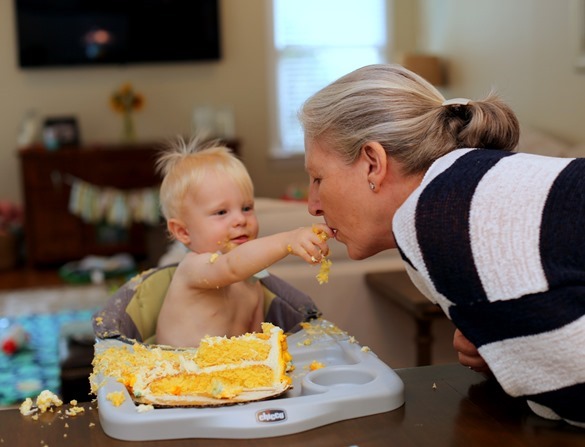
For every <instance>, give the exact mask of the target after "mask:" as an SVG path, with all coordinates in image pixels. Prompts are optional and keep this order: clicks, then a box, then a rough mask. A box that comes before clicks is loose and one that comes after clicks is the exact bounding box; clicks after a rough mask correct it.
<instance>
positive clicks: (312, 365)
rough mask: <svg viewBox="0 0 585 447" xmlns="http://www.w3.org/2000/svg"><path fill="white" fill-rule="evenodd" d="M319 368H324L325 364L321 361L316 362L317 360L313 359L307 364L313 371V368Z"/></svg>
mask: <svg viewBox="0 0 585 447" xmlns="http://www.w3.org/2000/svg"><path fill="white" fill-rule="evenodd" d="M321 368H325V365H324V364H323V363H321V362H318V361H317V360H313V361H312V362H311V364H310V365H309V369H310V370H311V371H315V370H317V369H321Z"/></svg>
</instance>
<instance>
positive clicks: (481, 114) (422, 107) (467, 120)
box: [299, 64, 520, 174]
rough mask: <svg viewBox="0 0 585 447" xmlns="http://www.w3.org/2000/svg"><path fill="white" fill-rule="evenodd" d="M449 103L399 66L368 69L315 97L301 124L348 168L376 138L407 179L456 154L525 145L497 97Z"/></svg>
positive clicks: (309, 136) (304, 110)
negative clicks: (401, 167) (449, 155)
mask: <svg viewBox="0 0 585 447" xmlns="http://www.w3.org/2000/svg"><path fill="white" fill-rule="evenodd" d="M444 102H445V98H444V97H443V95H441V93H440V92H439V91H438V90H437V89H436V88H435V87H433V86H432V85H431V84H430V83H428V82H427V81H426V80H424V79H423V78H422V77H420V76H418V75H417V74H415V73H413V72H411V71H409V70H407V69H405V68H404V67H402V66H400V65H393V64H380V65H368V66H365V67H362V68H359V69H357V70H355V71H353V72H351V73H349V74H347V75H345V76H343V77H341V78H340V79H338V80H337V81H335V82H333V83H331V84H329V85H328V86H326V87H325V88H323V89H322V90H320V91H318V92H317V93H315V94H314V95H313V96H312V97H310V98H309V99H308V100H307V101H306V102H305V104H304V105H303V107H302V109H301V111H300V112H299V120H300V122H301V125H302V127H303V129H304V132H305V139H306V140H315V139H322V140H323V141H326V142H327V143H328V145H329V146H330V147H331V148H332V149H333V150H335V151H337V152H338V153H339V155H341V156H342V158H343V159H344V160H345V161H346V162H347V163H348V164H351V163H353V162H354V161H355V160H356V158H357V157H358V155H359V154H360V150H361V148H362V147H363V145H364V144H365V143H367V142H368V141H377V142H378V143H380V144H381V145H382V146H383V147H384V149H385V151H386V153H387V154H389V155H390V156H392V157H393V158H395V159H396V160H398V161H399V162H401V164H402V166H403V171H404V173H405V174H415V173H420V172H424V171H426V170H427V169H428V168H429V166H430V165H431V164H432V163H433V162H434V161H435V160H436V159H438V158H439V157H441V156H443V155H445V154H447V153H448V152H450V151H452V150H454V149H458V148H466V147H468V148H487V149H503V150H508V151H511V150H513V149H514V148H515V147H516V145H517V144H518V138H519V134H520V131H519V124H518V120H517V118H516V116H515V114H514V112H513V111H512V110H511V109H510V108H509V107H508V106H507V105H506V104H504V103H503V102H502V101H501V100H500V99H499V98H498V97H497V96H496V95H495V94H494V93H493V92H491V93H490V94H489V95H488V96H487V97H486V98H485V99H483V100H481V101H470V102H469V103H468V104H463V103H456V104H445V105H443V103H444Z"/></svg>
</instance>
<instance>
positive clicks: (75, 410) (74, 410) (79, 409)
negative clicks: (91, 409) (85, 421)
mask: <svg viewBox="0 0 585 447" xmlns="http://www.w3.org/2000/svg"><path fill="white" fill-rule="evenodd" d="M81 413H85V408H83V407H71V408H70V409H68V410H66V411H65V414H66V415H67V416H77V415H78V414H81Z"/></svg>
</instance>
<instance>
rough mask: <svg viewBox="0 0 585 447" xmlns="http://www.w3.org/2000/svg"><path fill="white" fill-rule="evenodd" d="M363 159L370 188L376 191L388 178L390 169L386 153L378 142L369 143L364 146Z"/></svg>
mask: <svg viewBox="0 0 585 447" xmlns="http://www.w3.org/2000/svg"><path fill="white" fill-rule="evenodd" d="M362 157H363V159H364V161H365V162H366V165H367V170H368V172H367V174H368V182H369V184H370V188H371V189H372V190H374V191H375V190H376V189H377V188H379V187H380V185H381V184H382V181H383V180H384V177H385V176H386V169H387V168H388V157H387V155H386V151H385V150H384V148H383V147H382V145H381V144H380V143H378V142H377V141H368V142H367V143H365V144H364V145H363V146H362ZM372 185H373V186H372Z"/></svg>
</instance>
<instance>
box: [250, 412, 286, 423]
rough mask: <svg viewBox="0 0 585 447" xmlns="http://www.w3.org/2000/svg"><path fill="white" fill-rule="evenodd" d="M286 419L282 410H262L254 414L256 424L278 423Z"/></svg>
mask: <svg viewBox="0 0 585 447" xmlns="http://www.w3.org/2000/svg"><path fill="white" fill-rule="evenodd" d="M285 419H286V412H285V411H284V410H274V409H269V410H262V411H259V412H258V413H256V420H257V421H258V422H280V421H284V420H285Z"/></svg>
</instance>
